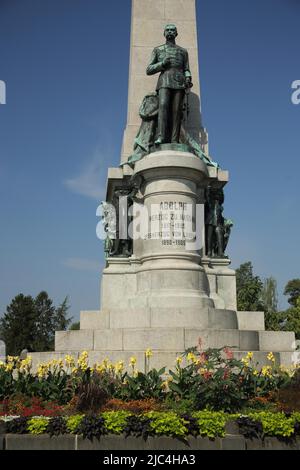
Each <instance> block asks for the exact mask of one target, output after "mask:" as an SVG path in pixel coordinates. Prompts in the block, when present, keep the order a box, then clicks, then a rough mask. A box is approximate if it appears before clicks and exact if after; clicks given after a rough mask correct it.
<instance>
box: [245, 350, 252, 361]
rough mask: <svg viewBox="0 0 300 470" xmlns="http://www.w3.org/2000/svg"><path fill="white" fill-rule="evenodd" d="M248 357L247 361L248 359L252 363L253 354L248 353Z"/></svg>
mask: <svg viewBox="0 0 300 470" xmlns="http://www.w3.org/2000/svg"><path fill="white" fill-rule="evenodd" d="M246 357H247V359H248V360H249V361H252V359H253V352H248V354H247V356H246Z"/></svg>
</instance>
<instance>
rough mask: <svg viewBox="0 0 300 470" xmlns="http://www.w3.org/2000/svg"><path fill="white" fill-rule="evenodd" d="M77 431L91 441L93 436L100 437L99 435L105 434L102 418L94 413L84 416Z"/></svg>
mask: <svg viewBox="0 0 300 470" xmlns="http://www.w3.org/2000/svg"><path fill="white" fill-rule="evenodd" d="M77 433H78V434H81V435H82V436H83V438H84V439H89V440H91V441H93V439H94V437H95V438H96V439H100V436H103V435H104V434H107V431H106V428H105V420H104V418H103V417H99V416H96V415H89V416H85V417H84V418H83V419H82V420H81V421H80V424H79V425H78V427H77Z"/></svg>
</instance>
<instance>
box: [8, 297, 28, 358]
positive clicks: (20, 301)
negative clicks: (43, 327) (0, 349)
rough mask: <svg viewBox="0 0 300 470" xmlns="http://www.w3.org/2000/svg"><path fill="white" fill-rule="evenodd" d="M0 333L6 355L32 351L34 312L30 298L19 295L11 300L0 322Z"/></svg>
mask: <svg viewBox="0 0 300 470" xmlns="http://www.w3.org/2000/svg"><path fill="white" fill-rule="evenodd" d="M0 331H1V337H2V338H3V340H4V342H5V344H6V354H8V355H11V356H16V355H18V354H20V352H21V351H22V350H23V349H25V348H27V349H29V350H31V351H33V350H34V343H35V339H36V311H35V305H34V299H33V298H32V297H31V296H27V297H25V296H24V295H23V294H19V295H17V296H16V297H15V298H14V299H13V300H12V302H11V304H10V305H8V307H7V309H6V313H5V314H4V317H3V318H2V319H1V320H0Z"/></svg>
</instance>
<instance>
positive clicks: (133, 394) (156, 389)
mask: <svg viewBox="0 0 300 470" xmlns="http://www.w3.org/2000/svg"><path fill="white" fill-rule="evenodd" d="M165 370H166V369H165V368H163V369H161V370H159V371H157V370H156V369H152V370H150V371H149V372H147V373H146V374H144V373H143V372H136V373H134V374H133V375H129V374H128V373H126V374H125V375H124V376H123V385H122V387H121V388H120V390H119V392H118V395H117V397H116V398H120V399H122V400H144V399H147V398H154V399H158V400H159V399H163V398H164V396H165V393H164V381H163V379H162V375H163V374H164V373H165ZM134 372H135V371H134Z"/></svg>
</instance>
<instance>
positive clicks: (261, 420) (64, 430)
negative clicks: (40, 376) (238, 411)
mask: <svg viewBox="0 0 300 470" xmlns="http://www.w3.org/2000/svg"><path fill="white" fill-rule="evenodd" d="M2 423H3V424H4V426H5V429H3V430H2V433H3V434H5V433H7V434H22V435H25V434H32V435H41V434H49V435H50V436H51V437H53V436H60V435H66V434H71V435H81V436H83V438H84V439H89V440H93V439H94V438H96V439H100V438H101V437H102V436H107V435H116V436H119V435H124V436H125V437H126V438H128V437H135V438H143V439H144V440H147V439H148V438H149V437H172V438H176V439H181V440H187V439H188V438H189V437H191V436H192V437H208V438H209V439H215V438H218V437H219V438H224V437H225V436H226V433H227V434H228V431H230V427H231V429H232V426H233V425H234V426H235V431H234V433H235V434H241V435H243V436H244V437H245V438H247V439H254V438H255V439H264V438H266V437H278V438H285V439H290V440H293V439H295V438H296V437H297V436H300V413H293V414H291V415H288V416H287V415H285V414H284V413H273V412H252V413H249V414H248V415H247V416H246V415H232V414H229V413H223V412H213V411H208V410H204V411H197V412H194V413H191V414H189V415H187V414H185V415H179V414H177V413H174V412H157V411H151V412H149V413H144V414H140V415H135V414H132V413H129V412H126V411H109V412H104V413H100V414H90V415H84V414H78V415H73V416H68V417H62V416H60V417H53V418H47V417H44V416H43V417H35V418H26V417H15V418H2Z"/></svg>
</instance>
